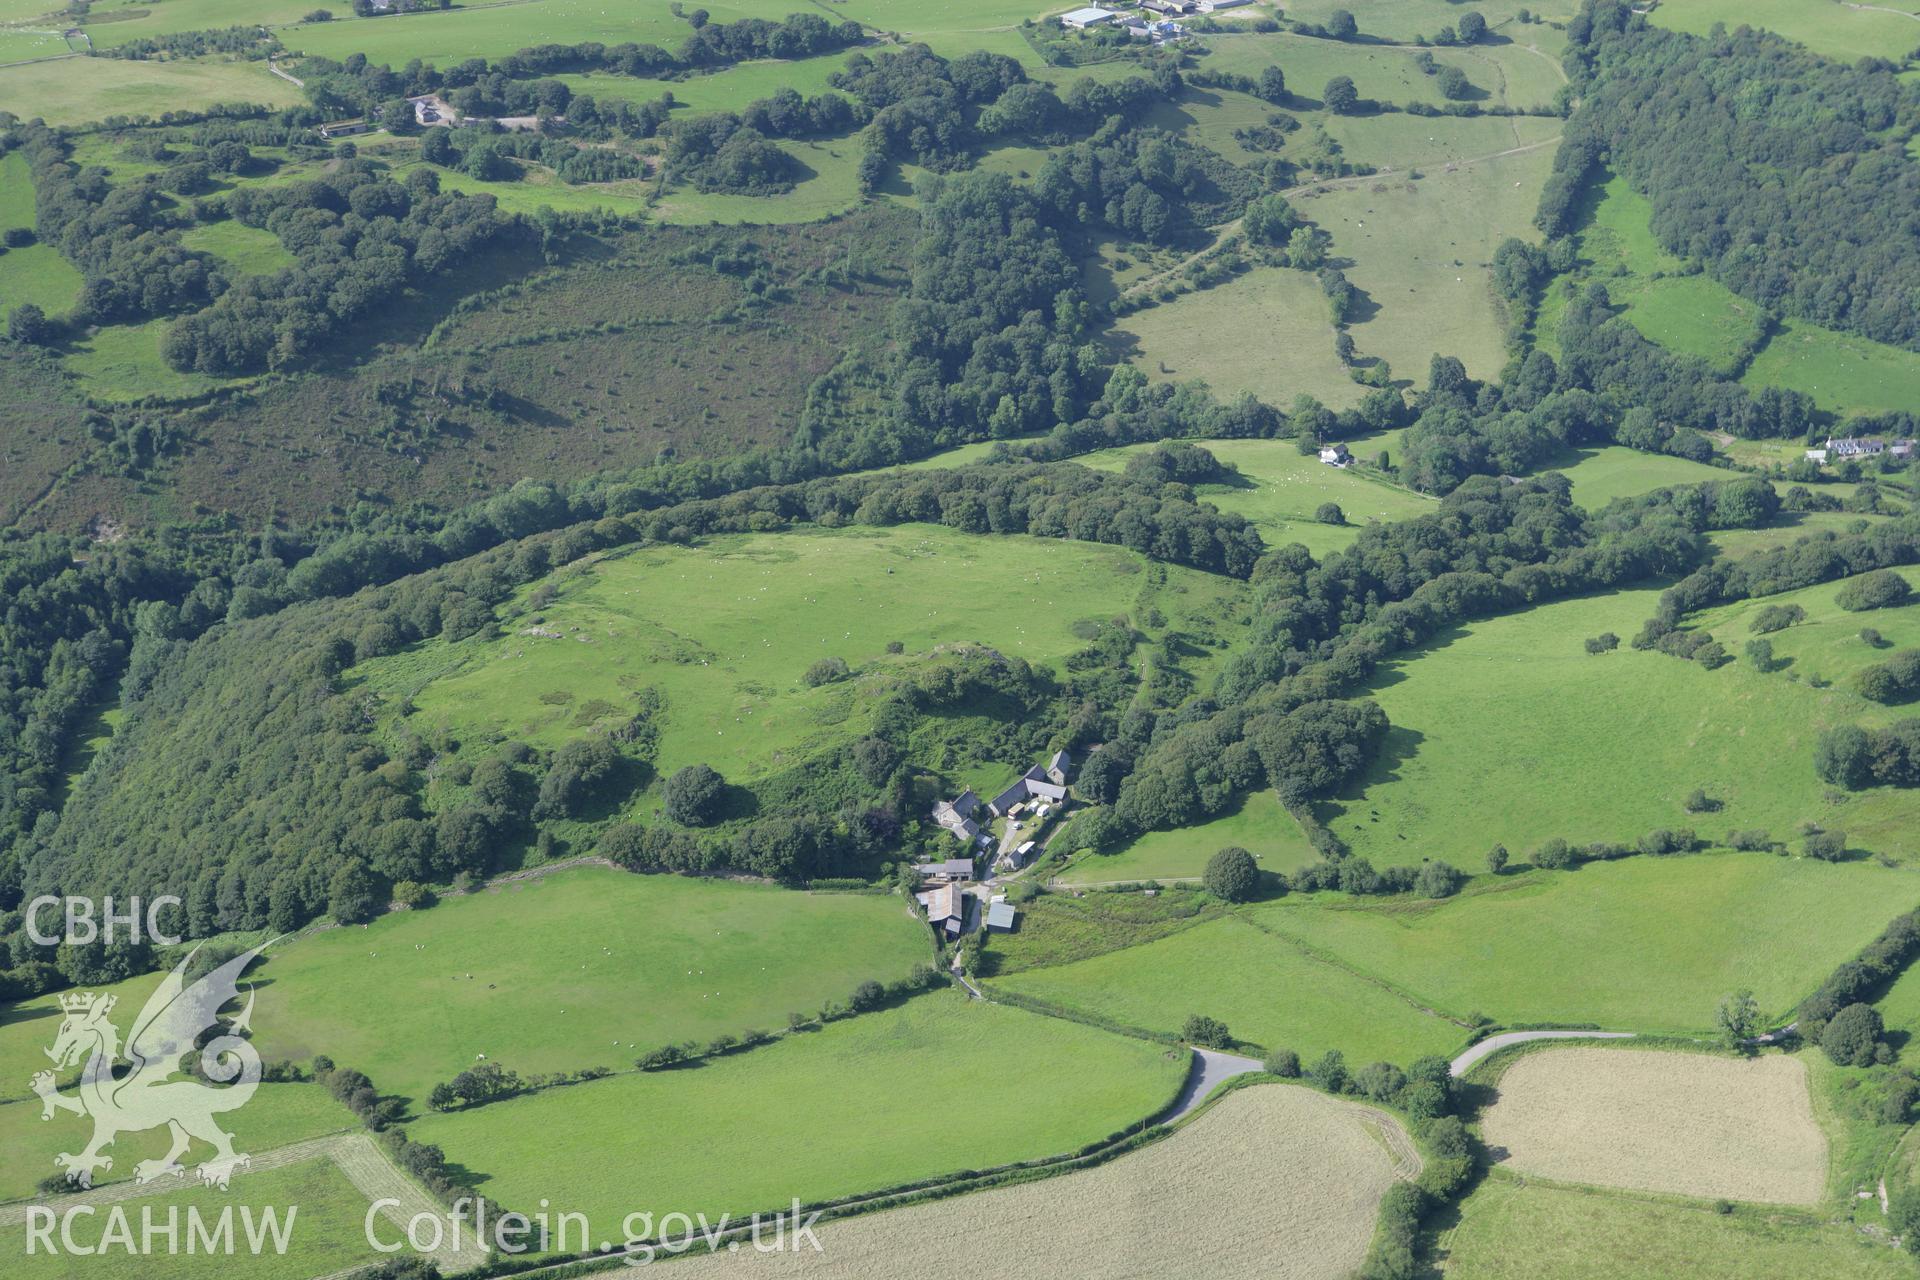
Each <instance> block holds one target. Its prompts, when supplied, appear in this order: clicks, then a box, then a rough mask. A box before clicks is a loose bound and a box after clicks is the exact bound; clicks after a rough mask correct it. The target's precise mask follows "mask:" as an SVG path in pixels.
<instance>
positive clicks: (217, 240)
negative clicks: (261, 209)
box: [180, 218, 293, 276]
mask: <svg viewBox="0 0 1920 1280" xmlns="http://www.w3.org/2000/svg"><path fill="white" fill-rule="evenodd" d="M180 243H181V244H184V245H186V246H187V247H188V248H189V249H201V250H204V251H205V252H207V253H211V254H212V255H213V256H214V257H216V258H219V259H220V260H221V261H222V262H224V263H226V264H227V266H228V267H230V268H231V269H232V270H233V271H234V272H235V274H237V275H243V276H254V275H266V274H267V273H269V272H273V271H278V270H279V269H280V268H282V267H290V266H292V265H293V255H292V254H291V253H288V252H287V248H286V246H285V245H283V244H281V243H280V237H279V236H276V235H275V234H273V232H271V231H267V230H265V229H264V228H260V227H250V226H248V225H247V224H246V223H244V222H235V221H234V220H233V219H231V218H229V219H227V220H226V221H225V222H212V223H208V224H207V225H206V226H202V227H195V228H193V230H191V231H188V232H187V233H186V234H184V235H182V236H181V237H180Z"/></svg>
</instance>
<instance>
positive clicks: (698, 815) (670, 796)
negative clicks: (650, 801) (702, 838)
mask: <svg viewBox="0 0 1920 1280" xmlns="http://www.w3.org/2000/svg"><path fill="white" fill-rule="evenodd" d="M726 786H727V780H726V779H725V778H723V777H721V776H720V775H719V774H718V773H716V772H715V771H714V770H713V769H712V768H710V767H709V766H707V765H704V764H690V765H687V766H686V767H685V768H683V769H680V770H678V771H677V772H676V773H674V775H673V776H672V777H671V778H668V779H667V781H666V785H665V786H663V787H662V788H661V789H660V796H661V799H662V800H663V801H664V802H665V803H666V809H667V816H668V817H669V818H672V819H673V820H674V821H675V822H678V823H680V824H681V825H682V826H687V827H704V826H706V825H707V824H708V823H710V822H712V821H713V820H714V818H716V817H717V816H719V812H720V799H721V796H722V794H723V793H724V792H725V791H726Z"/></svg>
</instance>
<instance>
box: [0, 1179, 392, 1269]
mask: <svg viewBox="0 0 1920 1280" xmlns="http://www.w3.org/2000/svg"><path fill="white" fill-rule="evenodd" d="M189 1206H193V1207H195V1208H198V1209H199V1211H200V1215H201V1220H202V1221H203V1222H205V1223H206V1224H207V1226H208V1227H209V1228H212V1227H213V1225H214V1223H215V1221H216V1220H217V1219H218V1218H219V1216H220V1213H221V1211H222V1210H223V1209H225V1208H227V1207H229V1206H231V1207H232V1208H233V1210H234V1220H233V1234H234V1238H235V1240H236V1244H235V1254H234V1256H233V1257H232V1258H231V1259H223V1260H222V1262H221V1263H220V1264H219V1267H218V1269H219V1270H220V1271H222V1272H224V1273H226V1274H243V1275H245V1276H247V1277H248V1280H311V1278H312V1277H314V1276H319V1275H330V1274H338V1273H341V1272H342V1271H344V1270H346V1269H348V1268H353V1267H358V1266H361V1265H364V1264H367V1263H370V1262H376V1261H382V1260H383V1259H381V1258H380V1256H379V1255H378V1254H376V1253H375V1252H374V1251H373V1250H372V1249H371V1248H370V1247H368V1245H367V1239H366V1230H365V1221H366V1217H367V1207H368V1202H367V1198H366V1197H365V1196H364V1195H362V1194H361V1193H360V1192H359V1191H358V1190H357V1189H356V1188H355V1187H354V1185H353V1183H351V1182H350V1181H348V1180H347V1176H346V1175H345V1174H344V1173H342V1172H341V1171H340V1169H339V1168H338V1166H336V1165H335V1164H334V1163H333V1162H332V1161H330V1160H325V1159H315V1160H303V1161H301V1162H299V1163H298V1164H292V1165H286V1166H283V1167H281V1168H277V1169H263V1170H260V1171H258V1172H251V1173H244V1174H241V1175H240V1176H239V1177H237V1178H235V1179H234V1181H233V1186H232V1190H231V1191H229V1192H219V1191H211V1190H209V1189H207V1188H205V1187H193V1188H190V1189H188V1190H185V1191H174V1192H168V1193H166V1194H163V1195H157V1196H154V1197H152V1198H151V1199H141V1200H136V1201H130V1202H128V1203H126V1205H125V1206H124V1207H125V1209H126V1211H127V1215H128V1222H129V1224H130V1225H131V1227H132V1229H133V1232H134V1236H133V1238H134V1240H135V1241H136V1242H137V1241H138V1240H139V1233H140V1229H141V1216H140V1215H141V1213H142V1211H143V1210H149V1211H151V1212H152V1214H153V1220H154V1222H155V1224H156V1225H157V1226H160V1227H164V1226H165V1224H166V1222H167V1212H168V1210H169V1209H174V1208H177V1209H178V1210H179V1211H180V1215H181V1216H180V1232H179V1241H180V1242H179V1251H178V1252H177V1253H170V1252H168V1251H167V1245H166V1238H165V1237H164V1236H156V1237H155V1238H154V1239H155V1248H154V1250H153V1252H151V1253H149V1254H146V1255H141V1254H138V1253H133V1252H130V1251H126V1250H123V1249H122V1248H118V1247H115V1248H110V1249H105V1250H103V1251H102V1252H100V1253H98V1254H93V1255H88V1256H80V1255H74V1254H67V1253H65V1252H60V1253H55V1254H52V1255H49V1254H48V1253H47V1252H46V1251H45V1250H44V1248H42V1249H40V1250H37V1251H36V1253H35V1254H34V1255H33V1256H28V1254H27V1236H26V1231H25V1228H23V1227H4V1228H0V1257H5V1258H6V1259H7V1275H8V1276H9V1277H10V1278H11V1280H204V1277H206V1276H207V1275H208V1274H209V1272H210V1267H209V1264H208V1260H207V1258H206V1256H205V1255H204V1254H190V1253H188V1251H187V1222H188V1219H187V1218H186V1216H185V1215H186V1213H187V1210H188V1207H189ZM243 1208H250V1209H252V1210H253V1212H254V1213H255V1214H259V1213H261V1212H262V1211H264V1210H267V1209H271V1210H273V1211H274V1212H275V1213H276V1214H278V1215H279V1221H281V1222H283V1223H284V1222H286V1221H287V1220H288V1215H289V1211H290V1210H291V1213H292V1224H293V1225H292V1228H291V1230H290V1231H289V1232H288V1247H287V1251H286V1252H285V1253H284V1254H281V1253H276V1252H275V1251H274V1248H273V1245H272V1243H271V1242H270V1240H269V1242H268V1243H267V1244H266V1246H265V1248H264V1250H263V1251H262V1252H261V1253H259V1254H257V1255H256V1254H255V1253H253V1252H252V1251H251V1250H249V1249H248V1247H247V1245H246V1243H245V1240H246V1237H245V1234H244V1230H243V1226H242V1223H243V1218H242V1209H243ZM107 1221H108V1219H107V1217H106V1211H105V1210H101V1211H100V1212H99V1213H97V1214H96V1215H95V1216H93V1217H91V1218H88V1217H78V1218H76V1219H75V1227H74V1237H75V1240H76V1242H77V1243H79V1244H81V1245H89V1244H98V1243H99V1242H100V1241H101V1238H102V1237H101V1233H102V1232H104V1231H105V1229H106V1226H107ZM402 1230H403V1228H402V1227H400V1226H398V1225H389V1226H387V1227H385V1228H383V1229H382V1238H383V1239H386V1240H394V1239H399V1238H400V1237H401V1234H402ZM53 1238H54V1240H55V1241H56V1242H57V1241H58V1240H59V1238H60V1237H59V1234H58V1232H57V1231H56V1232H55V1235H54V1237H53Z"/></svg>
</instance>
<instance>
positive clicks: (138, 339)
mask: <svg viewBox="0 0 1920 1280" xmlns="http://www.w3.org/2000/svg"><path fill="white" fill-rule="evenodd" d="M276 243H277V241H276ZM172 326H173V321H172V320H171V319H170V318H165V319H159V320H148V321H146V322H145V323H142V324H116V325H108V326H106V327H104V328H98V329H94V330H93V331H91V332H90V333H88V334H87V336H86V337H84V338H79V339H77V340H75V341H74V342H73V344H72V345H71V346H69V347H68V348H66V351H65V354H64V356H63V358H62V360H61V363H62V364H63V365H65V366H66V369H67V371H68V372H69V373H73V374H76V375H78V376H79V378H80V379H81V381H82V382H83V383H84V384H85V386H86V389H87V394H88V395H90V396H94V397H96V398H98V399H101V400H138V399H141V398H142V397H145V396H154V395H162V396H193V395H200V394H203V393H205V392H207V391H211V390H212V389H214V388H215V387H219V386H225V385H229V384H231V383H235V382H241V381H245V379H240V378H221V377H216V376H213V375H210V374H204V373H182V372H180V371H179V370H178V369H175V368H174V367H173V366H172V365H170V364H168V363H167V362H166V359H165V357H163V356H162V355H161V354H160V344H161V342H162V341H164V340H165V338H166V336H167V330H168V329H170V328H171V327H172Z"/></svg>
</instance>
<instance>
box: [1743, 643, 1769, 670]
mask: <svg viewBox="0 0 1920 1280" xmlns="http://www.w3.org/2000/svg"><path fill="white" fill-rule="evenodd" d="M1743 652H1744V653H1745V654H1746V655H1747V665H1749V666H1751V667H1752V668H1753V669H1754V670H1755V671H1758V672H1761V673H1762V674H1765V673H1766V672H1769V671H1772V670H1773V668H1774V657H1773V641H1771V640H1749V641H1747V644H1746V648H1745V649H1744V650H1743Z"/></svg>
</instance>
